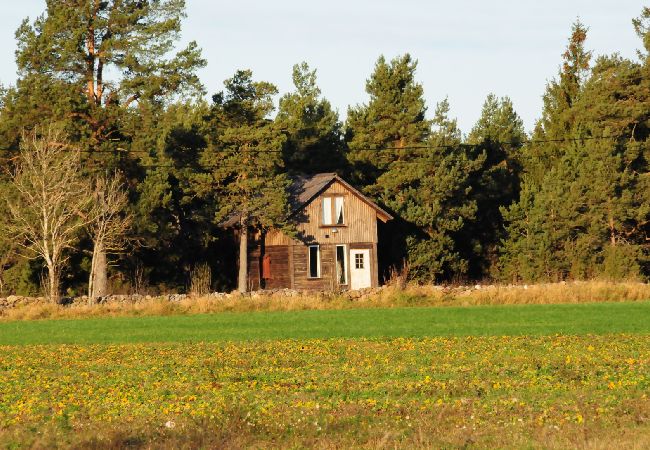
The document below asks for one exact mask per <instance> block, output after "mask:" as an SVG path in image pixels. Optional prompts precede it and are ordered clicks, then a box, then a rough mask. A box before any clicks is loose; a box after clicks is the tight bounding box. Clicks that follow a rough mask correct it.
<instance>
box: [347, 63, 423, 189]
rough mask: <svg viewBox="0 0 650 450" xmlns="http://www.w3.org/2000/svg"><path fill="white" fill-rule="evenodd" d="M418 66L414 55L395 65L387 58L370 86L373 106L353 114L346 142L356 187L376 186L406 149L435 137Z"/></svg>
mask: <svg viewBox="0 0 650 450" xmlns="http://www.w3.org/2000/svg"><path fill="white" fill-rule="evenodd" d="M416 68H417V61H415V60H414V59H412V58H411V56H410V55H409V54H406V55H403V56H400V57H397V58H395V59H393V60H391V61H390V62H387V61H386V59H385V58H384V57H383V56H382V57H380V58H379V59H378V60H377V63H376V64H375V70H374V72H373V73H372V75H371V76H370V79H369V80H368V81H367V82H366V92H367V93H368V94H369V95H370V100H369V101H368V103H367V104H365V105H358V106H356V107H351V108H350V109H349V110H348V119H347V124H346V141H347V144H348V148H349V149H348V160H349V161H350V164H351V165H352V168H351V171H352V173H351V178H352V181H353V182H355V183H356V184H358V185H361V186H372V185H374V184H375V182H376V180H377V178H378V177H379V176H381V175H382V174H383V173H384V172H385V171H386V169H387V168H388V167H389V165H390V164H391V163H392V162H394V161H396V160H399V159H400V158H403V157H404V155H405V153H404V152H403V151H402V149H407V148H408V147H410V146H413V145H421V144H423V143H424V142H425V141H426V140H427V138H428V137H429V134H430V131H431V130H430V129H431V122H430V121H429V120H427V119H426V117H425V114H426V111H427V108H426V106H425V102H424V98H423V93H424V90H423V88H422V85H421V84H419V83H417V82H416V81H415V70H416Z"/></svg>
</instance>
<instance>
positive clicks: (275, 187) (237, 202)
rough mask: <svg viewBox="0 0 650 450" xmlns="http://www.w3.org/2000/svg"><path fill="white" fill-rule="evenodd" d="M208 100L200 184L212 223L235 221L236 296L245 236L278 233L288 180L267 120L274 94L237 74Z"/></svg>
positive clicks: (278, 137)
mask: <svg viewBox="0 0 650 450" xmlns="http://www.w3.org/2000/svg"><path fill="white" fill-rule="evenodd" d="M225 87H226V90H225V91H223V92H220V93H218V94H216V95H214V97H213V105H212V110H211V113H210V117H209V119H210V124H211V141H210V145H209V147H208V149H207V150H206V152H205V153H204V157H203V164H204V166H205V167H206V169H208V171H209V174H210V175H209V177H208V178H207V179H206V181H207V182H208V183H209V186H212V187H213V188H214V189H215V191H216V192H217V194H218V195H219V206H220V208H219V210H218V212H217V216H216V219H217V221H218V222H222V221H224V220H228V219H232V218H236V222H237V227H238V229H239V236H240V245H239V278H238V288H239V291H240V292H246V291H247V290H248V286H247V284H248V273H247V270H248V261H247V256H248V253H247V249H248V232H249V230H263V229H268V228H270V227H280V228H282V227H284V226H285V220H286V218H287V216H288V213H289V206H288V199H287V188H288V179H287V176H286V174H285V173H284V170H283V160H282V149H283V145H284V142H285V136H284V134H283V133H282V131H281V130H279V129H278V127H277V126H276V124H275V123H274V122H273V121H272V120H270V119H269V115H270V114H271V113H272V112H273V109H274V106H273V96H274V95H275V94H277V88H276V87H275V86H274V85H272V84H271V83H267V82H263V81H253V79H252V72H251V71H249V70H240V71H237V72H236V73H235V75H234V76H233V78H231V79H228V80H226V81H225Z"/></svg>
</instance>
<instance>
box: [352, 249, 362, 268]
mask: <svg viewBox="0 0 650 450" xmlns="http://www.w3.org/2000/svg"><path fill="white" fill-rule="evenodd" d="M363 259H364V258H363V253H356V254H355V255H354V267H355V268H357V269H363V264H364V261H363Z"/></svg>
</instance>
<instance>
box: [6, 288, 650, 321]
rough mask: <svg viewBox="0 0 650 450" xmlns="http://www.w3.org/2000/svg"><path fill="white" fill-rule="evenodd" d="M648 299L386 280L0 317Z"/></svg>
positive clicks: (36, 308) (613, 292) (23, 310)
mask: <svg viewBox="0 0 650 450" xmlns="http://www.w3.org/2000/svg"><path fill="white" fill-rule="evenodd" d="M644 300H650V284H647V283H612V282H604V281H589V282H572V283H555V284H539V285H530V286H526V285H523V286H500V285H496V286H482V287H480V288H477V287H440V286H432V285H424V286H419V285H409V286H407V287H406V288H404V289H402V288H401V287H400V286H399V285H394V286H387V287H386V288H385V289H383V290H381V291H380V292H379V293H375V294H372V295H367V296H362V297H361V298H356V299H353V298H350V297H349V296H346V295H325V294H304V295H299V296H295V297H286V296H283V295H279V294H276V295H264V294H254V295H251V296H239V295H233V296H230V297H223V298H216V297H206V296H191V297H188V298H186V299H183V300H181V301H177V302H170V301H169V300H167V299H164V298H153V299H149V300H142V301H138V302H135V303H105V304H100V305H92V306H89V305H86V304H78V305H73V306H60V305H55V304H51V303H39V304H31V305H27V306H22V307H17V308H8V309H4V310H0V320H38V319H50V318H57V319H59V318H60V319H66V318H67V319H74V318H82V317H115V316H160V315H174V314H205V313H218V312H253V311H298V310H324V309H353V308H391V307H408V306H477V305H517V304H559V303H596V302H632V301H644Z"/></svg>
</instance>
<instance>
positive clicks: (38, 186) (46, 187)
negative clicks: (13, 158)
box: [5, 126, 91, 302]
mask: <svg viewBox="0 0 650 450" xmlns="http://www.w3.org/2000/svg"><path fill="white" fill-rule="evenodd" d="M80 169H81V167H80V159H79V150H78V149H76V148H74V147H73V146H71V145H70V144H69V143H68V141H67V138H66V136H65V134H64V133H63V132H62V131H61V130H60V129H58V128H56V127H54V126H49V127H43V128H40V129H38V130H37V131H35V132H33V133H29V134H28V133H24V134H23V138H22V141H21V147H20V157H19V159H18V164H17V166H16V168H15V170H14V171H13V173H11V183H10V189H11V190H12V191H13V192H11V193H10V194H9V195H7V196H6V198H5V202H6V205H7V210H8V212H9V218H8V219H9V220H8V222H9V223H8V225H7V230H8V231H9V232H10V233H11V235H12V236H13V237H14V238H15V239H16V243H18V244H19V245H20V246H22V247H23V248H24V250H26V254H27V256H28V257H31V258H42V259H43V261H44V263H45V266H46V267H47V287H45V286H44V288H45V291H46V296H47V297H48V299H49V300H50V301H53V302H56V301H58V300H59V295H60V291H59V286H60V278H61V270H62V268H63V266H64V264H65V263H66V261H67V260H68V251H69V250H70V249H71V248H72V247H73V245H74V244H75V242H77V240H78V237H79V233H80V232H81V231H82V230H83V228H84V226H86V224H87V221H88V219H89V217H90V215H89V214H88V211H89V207H90V204H91V196H90V195H89V184H88V183H87V181H86V180H85V179H84V178H83V176H82V175H81V170H80Z"/></svg>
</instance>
